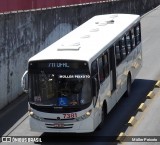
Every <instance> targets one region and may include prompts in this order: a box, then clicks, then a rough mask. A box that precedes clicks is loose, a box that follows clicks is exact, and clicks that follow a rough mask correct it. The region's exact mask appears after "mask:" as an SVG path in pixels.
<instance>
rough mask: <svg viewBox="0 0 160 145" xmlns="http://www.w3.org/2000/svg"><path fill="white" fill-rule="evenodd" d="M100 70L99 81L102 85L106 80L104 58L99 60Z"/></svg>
mask: <svg viewBox="0 0 160 145" xmlns="http://www.w3.org/2000/svg"><path fill="white" fill-rule="evenodd" d="M98 68H99V80H100V83H102V82H103V81H104V79H105V74H104V69H103V60H102V56H101V57H100V58H99V59H98Z"/></svg>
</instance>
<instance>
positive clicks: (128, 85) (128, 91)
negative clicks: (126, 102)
mask: <svg viewBox="0 0 160 145" xmlns="http://www.w3.org/2000/svg"><path fill="white" fill-rule="evenodd" d="M130 93H131V75H130V74H129V75H128V77H127V91H126V93H125V96H126V97H129V96H130Z"/></svg>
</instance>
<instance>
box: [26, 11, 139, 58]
mask: <svg viewBox="0 0 160 145" xmlns="http://www.w3.org/2000/svg"><path fill="white" fill-rule="evenodd" d="M137 21H140V16H139V15H132V14H107V15H98V16H94V17H92V18H91V19H90V20H88V21H86V22H85V23H83V24H82V25H80V26H79V27H77V28H76V29H74V30H73V31H71V32H70V33H68V34H67V35H65V36H63V37H62V38H61V39H59V40H58V41H56V42H55V43H53V44H51V45H50V46H49V47H47V48H46V49H44V50H42V51H41V52H39V53H38V54H36V55H34V56H33V57H32V58H30V60H29V61H39V60H83V61H90V60H92V59H94V58H95V57H97V56H98V55H100V54H101V53H102V52H103V51H104V50H105V49H106V48H107V47H109V46H110V45H111V44H113V43H114V42H115V41H116V40H117V39H118V38H119V37H120V36H121V35H122V34H123V33H125V32H126V31H127V30H128V29H129V28H130V27H131V26H133V25H134V24H135V23H136V22H137Z"/></svg>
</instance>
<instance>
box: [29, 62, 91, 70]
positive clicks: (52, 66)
mask: <svg viewBox="0 0 160 145" xmlns="http://www.w3.org/2000/svg"><path fill="white" fill-rule="evenodd" d="M42 69H48V70H89V68H88V64H87V62H85V61H53V60H52V61H38V62H36V61H34V62H30V63H29V70H42Z"/></svg>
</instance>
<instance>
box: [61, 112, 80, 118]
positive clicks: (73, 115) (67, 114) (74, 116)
mask: <svg viewBox="0 0 160 145" xmlns="http://www.w3.org/2000/svg"><path fill="white" fill-rule="evenodd" d="M63 115H64V119H70V118H77V113H65V114H63Z"/></svg>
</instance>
